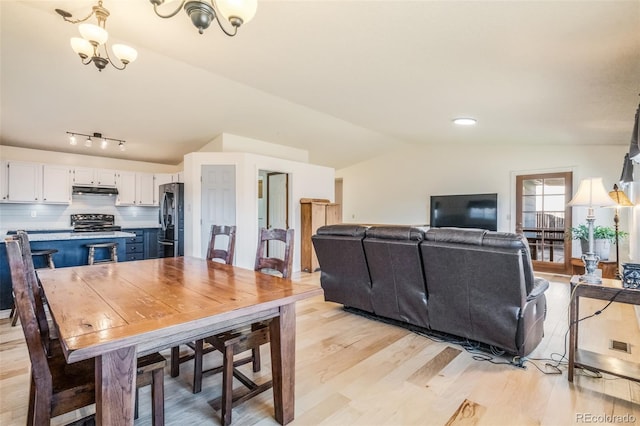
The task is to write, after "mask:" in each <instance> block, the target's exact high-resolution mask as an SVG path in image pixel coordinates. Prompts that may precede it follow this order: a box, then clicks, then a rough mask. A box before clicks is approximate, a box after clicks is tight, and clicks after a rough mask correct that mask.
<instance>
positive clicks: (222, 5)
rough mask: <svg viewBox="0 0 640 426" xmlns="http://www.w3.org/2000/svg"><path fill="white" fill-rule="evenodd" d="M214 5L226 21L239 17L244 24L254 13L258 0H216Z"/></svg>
mask: <svg viewBox="0 0 640 426" xmlns="http://www.w3.org/2000/svg"><path fill="white" fill-rule="evenodd" d="M216 6H217V8H218V11H220V13H221V14H222V16H224V18H225V19H226V20H227V21H228V20H229V18H240V19H242V23H243V24H246V23H247V22H249V21H250V20H252V19H253V17H254V16H255V15H256V10H257V9H258V0H216Z"/></svg>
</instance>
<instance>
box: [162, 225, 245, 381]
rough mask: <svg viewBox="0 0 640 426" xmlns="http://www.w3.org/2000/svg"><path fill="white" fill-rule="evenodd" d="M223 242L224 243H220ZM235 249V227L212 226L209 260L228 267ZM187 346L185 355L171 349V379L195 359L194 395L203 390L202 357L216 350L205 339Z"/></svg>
mask: <svg viewBox="0 0 640 426" xmlns="http://www.w3.org/2000/svg"><path fill="white" fill-rule="evenodd" d="M221 241H222V243H220V242H221ZM216 243H217V244H216ZM225 243H226V245H225ZM222 247H224V248H222ZM235 247H236V226H235V225H231V226H230V225H211V231H210V233H209V246H208V249H207V259H209V260H215V261H221V262H223V263H226V264H227V265H232V264H233V256H234V253H235ZM185 346H187V347H188V348H190V349H191V351H190V352H189V353H188V354H185V355H180V346H174V347H172V348H171V377H178V375H179V374H180V364H182V363H184V362H187V361H190V360H192V359H193V360H194V367H193V388H192V389H193V393H198V392H200V391H201V390H202V356H203V355H204V354H207V353H209V352H212V351H214V350H215V349H214V348H213V347H212V346H210V345H208V346H206V347H205V345H204V339H200V340H196V341H195V342H189V343H186V344H185Z"/></svg>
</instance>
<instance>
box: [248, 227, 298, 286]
mask: <svg viewBox="0 0 640 426" xmlns="http://www.w3.org/2000/svg"><path fill="white" fill-rule="evenodd" d="M293 237H294V230H293V229H291V228H289V229H277V228H272V229H266V228H261V229H260V234H259V236H258V249H257V251H256V264H255V268H254V269H255V270H256V271H261V270H263V269H273V270H276V271H279V272H280V273H281V274H282V277H283V278H287V279H289V278H291V265H292V263H293ZM269 241H282V242H283V243H284V255H283V257H282V259H280V258H277V257H268V256H267V243H268V242H269Z"/></svg>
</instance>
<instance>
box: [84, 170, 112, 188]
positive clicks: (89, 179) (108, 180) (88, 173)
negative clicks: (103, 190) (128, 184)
mask: <svg viewBox="0 0 640 426" xmlns="http://www.w3.org/2000/svg"><path fill="white" fill-rule="evenodd" d="M117 175H118V172H117V171H115V170H110V169H94V168H90V167H76V168H75V169H74V170H73V184H74V185H81V186H82V185H84V186H109V187H113V186H117V183H116V180H117Z"/></svg>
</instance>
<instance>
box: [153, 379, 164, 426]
mask: <svg viewBox="0 0 640 426" xmlns="http://www.w3.org/2000/svg"><path fill="white" fill-rule="evenodd" d="M151 415H152V416H153V426H163V425H164V370H160V369H157V370H154V371H153V383H152V384H151Z"/></svg>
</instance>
